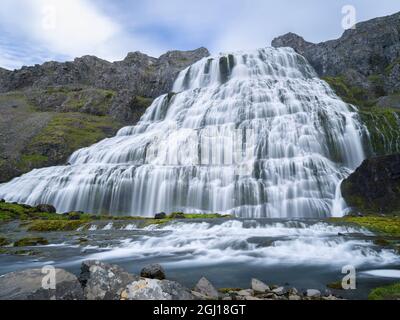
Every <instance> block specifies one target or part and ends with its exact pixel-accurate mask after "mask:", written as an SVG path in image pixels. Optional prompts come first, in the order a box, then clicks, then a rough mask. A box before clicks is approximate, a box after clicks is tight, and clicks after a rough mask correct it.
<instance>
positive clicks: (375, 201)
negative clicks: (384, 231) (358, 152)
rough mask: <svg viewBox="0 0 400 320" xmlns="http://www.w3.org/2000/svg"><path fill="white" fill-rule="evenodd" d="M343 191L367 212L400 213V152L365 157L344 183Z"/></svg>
mask: <svg viewBox="0 0 400 320" xmlns="http://www.w3.org/2000/svg"><path fill="white" fill-rule="evenodd" d="M342 194H343V197H344V199H345V200H346V202H347V204H348V205H349V206H351V207H352V208H353V210H354V211H359V212H361V213H363V214H368V213H370V214H380V213H385V214H399V213H400V155H399V154H396V155H391V156H383V157H377V158H372V159H368V160H365V161H364V162H363V164H362V165H361V166H360V167H359V168H358V169H357V170H356V171H355V172H354V173H353V174H352V175H350V176H349V177H348V178H347V179H346V180H344V181H343V183H342Z"/></svg>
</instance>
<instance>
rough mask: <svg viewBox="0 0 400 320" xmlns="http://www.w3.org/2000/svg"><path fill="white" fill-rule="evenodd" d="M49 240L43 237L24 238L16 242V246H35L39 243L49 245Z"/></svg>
mask: <svg viewBox="0 0 400 320" xmlns="http://www.w3.org/2000/svg"><path fill="white" fill-rule="evenodd" d="M47 244H49V242H48V241H47V239H45V238H42V237H33V238H22V239H20V240H18V241H16V242H14V247H33V246H37V245H47Z"/></svg>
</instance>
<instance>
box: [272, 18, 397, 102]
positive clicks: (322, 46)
mask: <svg viewBox="0 0 400 320" xmlns="http://www.w3.org/2000/svg"><path fill="white" fill-rule="evenodd" d="M272 46H274V47H292V48H293V49H295V50H296V51H297V52H298V53H300V54H302V55H303V56H305V57H306V58H307V59H308V61H309V62H310V63H311V64H312V66H313V67H314V68H315V70H316V71H317V73H318V74H319V75H320V76H321V77H343V78H344V80H345V81H346V82H348V83H351V85H352V86H357V87H360V88H362V89H365V90H366V91H368V92H366V93H367V97H368V98H375V97H380V96H384V95H390V94H394V93H396V92H399V90H400V81H399V80H400V77H399V76H400V13H396V14H394V15H391V16H387V17H382V18H376V19H373V20H369V21H366V22H361V23H358V24H357V25H356V28H355V29H349V30H346V31H345V32H344V34H343V35H342V37H341V38H339V39H336V40H331V41H327V42H322V43H318V44H314V43H310V42H307V41H305V40H304V39H303V38H302V37H300V36H298V35H296V34H293V33H289V34H286V35H284V36H281V37H278V38H276V39H274V40H273V41H272Z"/></svg>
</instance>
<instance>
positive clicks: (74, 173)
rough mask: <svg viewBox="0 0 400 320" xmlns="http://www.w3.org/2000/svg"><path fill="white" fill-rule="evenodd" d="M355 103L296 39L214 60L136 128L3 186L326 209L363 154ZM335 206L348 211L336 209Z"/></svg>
mask: <svg viewBox="0 0 400 320" xmlns="http://www.w3.org/2000/svg"><path fill="white" fill-rule="evenodd" d="M362 134H363V126H362V125H361V123H360V121H359V117H358V114H357V110H355V109H354V108H353V107H352V106H350V105H348V104H346V103H344V102H343V101H342V100H340V99H339V98H338V97H337V96H336V95H335V93H334V92H333V91H332V90H331V88H330V87H329V86H328V85H327V84H326V83H325V82H324V81H322V80H321V79H319V78H318V76H317V75H316V73H315V71H314V70H313V69H312V67H311V66H310V65H309V64H308V62H307V61H306V60H305V58H303V57H302V56H300V55H298V54H297V53H295V52H294V50H292V49H290V48H279V49H274V48H264V49H259V50H255V51H251V52H238V53H230V54H220V55H218V56H214V57H210V58H204V59H202V60H201V61H199V62H197V63H195V64H194V65H192V66H191V67H189V68H187V69H186V70H184V71H182V72H181V73H180V74H179V76H178V78H177V80H176V82H175V84H174V89H173V92H172V93H169V94H166V95H163V96H161V97H159V98H157V99H156V100H155V101H154V103H153V104H152V105H151V106H150V107H149V108H148V110H147V111H146V113H145V114H144V116H143V117H142V118H141V121H140V122H139V123H138V124H137V125H136V126H131V127H126V128H123V129H121V130H120V131H119V132H118V134H117V135H116V136H115V137H113V138H110V139H105V140H103V141H101V142H99V143H97V144H95V145H93V146H91V147H89V148H85V149H81V150H78V151H76V152H75V153H74V154H73V155H72V156H71V157H70V159H69V165H67V166H57V167H51V168H44V169H40V170H34V171H32V172H30V173H28V174H25V175H23V176H21V177H19V178H16V179H14V180H12V181H11V182H9V183H6V184H3V185H1V186H0V198H4V199H6V200H7V201H15V202H20V203H25V204H31V205H35V204H39V203H47V204H53V205H54V206H55V207H56V208H57V211H58V212H68V211H73V210H79V211H84V212H89V213H102V214H108V213H110V214H114V215H134V216H153V215H154V214H155V213H157V212H167V213H170V212H177V211H183V212H193V213H206V212H217V213H228V214H233V215H236V216H238V217H253V218H257V217H273V218H293V217H303V218H307V217H328V216H331V215H332V214H333V211H337V208H338V207H340V206H341V205H339V203H341V202H342V199H341V196H340V192H338V190H339V191H340V188H339V184H340V183H341V181H342V180H343V179H344V178H345V177H347V176H348V175H349V174H350V173H351V172H352V171H353V170H354V169H355V168H356V167H357V166H358V165H359V164H360V163H361V162H362V160H363V159H364V152H363V147H362V143H361V141H362ZM334 214H335V215H337V214H338V213H337V212H336V213H334Z"/></svg>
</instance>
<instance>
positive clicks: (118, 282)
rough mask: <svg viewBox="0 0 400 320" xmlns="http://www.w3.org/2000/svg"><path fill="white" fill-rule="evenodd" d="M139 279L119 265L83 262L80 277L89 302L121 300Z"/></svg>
mask: <svg viewBox="0 0 400 320" xmlns="http://www.w3.org/2000/svg"><path fill="white" fill-rule="evenodd" d="M138 279H139V277H137V276H135V275H132V274H130V273H128V272H126V271H125V270H124V269H122V268H121V267H119V266H117V265H110V264H106V263H103V262H100V261H85V262H83V263H82V266H81V274H80V276H79V281H80V282H81V284H82V287H83V288H84V289H83V290H84V295H85V297H86V299H87V300H119V299H120V295H121V292H122V291H123V290H124V289H125V288H126V286H127V285H128V284H129V283H132V282H133V281H136V280H138Z"/></svg>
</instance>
